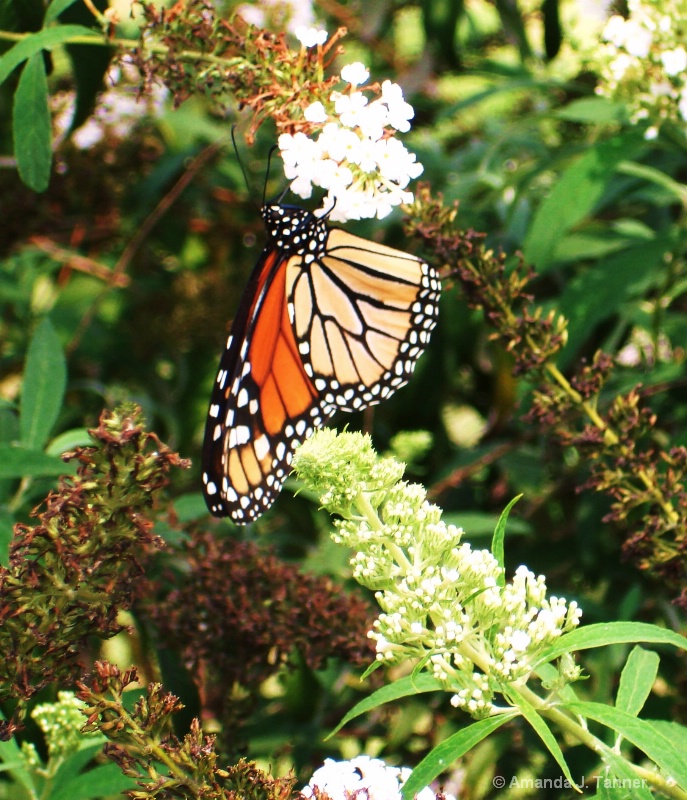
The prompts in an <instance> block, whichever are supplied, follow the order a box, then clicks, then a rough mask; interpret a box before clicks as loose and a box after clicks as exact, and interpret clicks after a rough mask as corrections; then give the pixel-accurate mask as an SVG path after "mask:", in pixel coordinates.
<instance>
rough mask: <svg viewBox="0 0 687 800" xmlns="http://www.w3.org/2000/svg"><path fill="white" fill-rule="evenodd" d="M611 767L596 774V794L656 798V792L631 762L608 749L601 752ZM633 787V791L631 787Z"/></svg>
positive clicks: (642, 799)
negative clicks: (641, 777) (634, 768)
mask: <svg viewBox="0 0 687 800" xmlns="http://www.w3.org/2000/svg"><path fill="white" fill-rule="evenodd" d="M601 757H602V758H603V761H604V764H606V765H607V767H608V768H609V772H608V773H606V774H605V775H596V776H595V780H596V792H597V794H596V796H597V797H603V798H609V800H610V799H611V798H618V800H621V799H622V800H628V798H629V797H631V798H632V800H654V794H653V792H652V791H651V789H650V788H649V784H648V782H647V781H645V780H640V778H639V777H638V775H637V773H636V772H635V771H634V770H633V769H632V767H631V766H630V764H629V763H628V762H627V761H626V760H625V759H624V758H623V757H622V756H620V755H618V754H617V753H614V752H613V751H612V750H610V749H607V750H604V751H603V752H602V753H601ZM630 788H631V793H629V789H630Z"/></svg>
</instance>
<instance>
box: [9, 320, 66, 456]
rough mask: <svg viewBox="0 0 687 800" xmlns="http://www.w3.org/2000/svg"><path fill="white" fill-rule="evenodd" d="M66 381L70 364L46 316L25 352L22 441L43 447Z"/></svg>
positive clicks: (35, 446)
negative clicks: (67, 362)
mask: <svg viewBox="0 0 687 800" xmlns="http://www.w3.org/2000/svg"><path fill="white" fill-rule="evenodd" d="M66 384H67V364H66V360H65V357H64V351H63V350H62V345H61V344H60V340H59V338H58V336H57V333H55V329H54V328H53V326H52V323H51V322H50V320H49V319H48V317H46V318H45V319H44V320H43V321H42V322H41V323H40V325H39V326H38V327H37V328H36V330H35V332H34V334H33V338H32V339H31V343H30V344H29V350H28V353H27V355H26V367H25V369H24V382H23V385H22V390H21V402H20V405H19V432H20V441H21V443H22V444H23V445H25V446H26V447H27V448H30V449H34V450H35V449H38V448H41V447H43V445H44V444H45V442H46V440H47V438H48V436H49V435H50V431H51V430H52V428H53V425H54V424H55V421H56V420H57V416H58V414H59V413H60V408H61V407H62V398H63V397H64V390H65V387H66Z"/></svg>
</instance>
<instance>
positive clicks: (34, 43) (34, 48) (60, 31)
mask: <svg viewBox="0 0 687 800" xmlns="http://www.w3.org/2000/svg"><path fill="white" fill-rule="evenodd" d="M75 36H88V37H90V38H92V39H93V41H94V42H102V36H99V35H98V34H95V35H94V33H93V30H92V29H91V28H86V27H84V26H83V25H59V26H57V27H55V28H43V29H42V30H40V31H37V32H36V33H32V34H31V35H30V36H27V37H26V38H25V39H22V40H21V41H19V42H17V43H16V44H15V45H14V46H13V47H11V48H10V49H9V50H8V51H7V52H6V53H4V54H3V55H2V58H0V83H3V82H4V81H6V80H7V78H8V77H9V76H10V75H11V74H12V72H13V71H14V69H15V67H18V66H19V64H21V63H22V62H23V61H26V60H27V59H28V58H31V56H32V55H34V54H35V53H39V52H40V51H41V50H52V48H53V47H57V45H58V44H62V43H63V42H66V41H67V40H68V39H73V38H74V37H75Z"/></svg>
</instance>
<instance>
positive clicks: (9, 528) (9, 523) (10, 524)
mask: <svg viewBox="0 0 687 800" xmlns="http://www.w3.org/2000/svg"><path fill="white" fill-rule="evenodd" d="M13 531H14V517H13V516H12V514H11V513H10V512H9V511H8V510H7V509H5V508H2V507H0V566H3V567H6V566H7V565H8V564H9V563H10V542H11V541H12V533H13Z"/></svg>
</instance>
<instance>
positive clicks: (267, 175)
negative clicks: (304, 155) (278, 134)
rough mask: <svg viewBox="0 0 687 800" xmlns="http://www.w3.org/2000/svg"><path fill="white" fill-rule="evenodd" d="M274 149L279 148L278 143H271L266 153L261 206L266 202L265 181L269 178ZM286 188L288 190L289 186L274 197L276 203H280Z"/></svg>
mask: <svg viewBox="0 0 687 800" xmlns="http://www.w3.org/2000/svg"><path fill="white" fill-rule="evenodd" d="M276 150H279V147H278V145H276V144H273V145H272V147H270V152H269V153H268V154H267V169H266V170H265V181H264V183H263V185H262V204H263V206H264V205H265V203H266V202H267V182H268V181H269V179H270V169H271V168H272V156H273V155H274V153H275V151H276ZM288 190H289V187H288V186H287V187H286V189H284V191H283V192H282V193H281V194H280V195H279V196H278V197H276V198H275V200H276V202H277V203H281V201H282V200H283V199H284V195H285V194H286V193H287V192H288Z"/></svg>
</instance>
